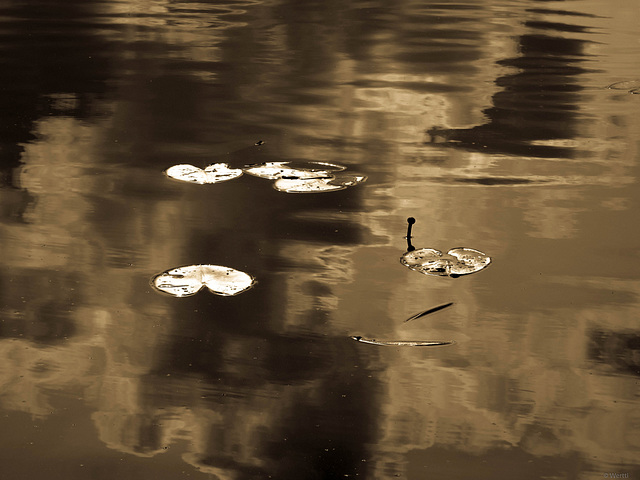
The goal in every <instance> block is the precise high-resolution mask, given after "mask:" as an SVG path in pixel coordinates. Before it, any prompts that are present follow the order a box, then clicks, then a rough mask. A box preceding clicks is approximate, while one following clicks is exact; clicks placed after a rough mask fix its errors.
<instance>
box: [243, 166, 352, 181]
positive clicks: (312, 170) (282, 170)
mask: <svg viewBox="0 0 640 480" xmlns="http://www.w3.org/2000/svg"><path fill="white" fill-rule="evenodd" d="M346 168H347V167H344V166H342V165H336V164H333V163H326V162H308V163H294V162H266V163H260V164H257V165H247V166H246V167H244V171H245V172H246V173H248V174H249V175H254V176H256V177H260V178H266V179H267V180H277V179H280V178H286V179H290V180H300V179H311V178H325V177H329V176H331V175H332V174H333V173H334V172H340V171H342V170H345V169H346Z"/></svg>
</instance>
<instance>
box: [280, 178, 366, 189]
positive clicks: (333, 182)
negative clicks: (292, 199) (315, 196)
mask: <svg viewBox="0 0 640 480" xmlns="http://www.w3.org/2000/svg"><path fill="white" fill-rule="evenodd" d="M366 180H367V177H365V176H364V175H349V174H344V173H338V174H334V175H331V176H328V177H325V178H312V179H295V180H294V179H289V178H280V179H278V180H276V181H275V182H274V185H273V186H274V188H275V189H276V190H278V191H280V192H286V193H323V192H335V191H336V190H344V189H345V188H347V187H352V186H354V185H358V184H359V183H363V182H365V181H366Z"/></svg>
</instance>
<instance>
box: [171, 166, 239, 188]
mask: <svg viewBox="0 0 640 480" xmlns="http://www.w3.org/2000/svg"><path fill="white" fill-rule="evenodd" d="M165 173H166V175H167V176H168V177H170V178H173V179H175V180H180V181H181V182H189V183H197V184H198V185H204V184H207V183H220V182H226V181H227V180H233V179H234V178H238V177H239V176H240V175H242V169H241V168H229V165H228V164H226V163H214V164H213V165H209V166H208V167H206V168H205V169H204V170H203V169H202V168H199V167H194V166H193V165H188V164H180V165H174V166H173V167H170V168H168V169H167V170H166V171H165Z"/></svg>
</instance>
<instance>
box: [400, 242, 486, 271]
mask: <svg viewBox="0 0 640 480" xmlns="http://www.w3.org/2000/svg"><path fill="white" fill-rule="evenodd" d="M400 262H401V263H402V264H403V265H404V266H406V267H408V268H410V269H411V270H415V271H416V272H420V273H424V274H425V275H436V276H441V277H444V276H448V277H459V276H460V275H469V274H471V273H476V272H479V271H480V270H482V269H483V268H486V267H487V265H489V264H490V263H491V258H490V257H488V256H487V255H485V254H484V253H482V252H480V251H478V250H474V249H473V248H463V247H458V248H452V249H451V250H449V251H448V252H447V253H446V255H445V254H443V253H442V252H441V251H439V250H434V249H433V248H421V249H419V250H414V251H412V252H406V253H405V254H404V255H402V257H400Z"/></svg>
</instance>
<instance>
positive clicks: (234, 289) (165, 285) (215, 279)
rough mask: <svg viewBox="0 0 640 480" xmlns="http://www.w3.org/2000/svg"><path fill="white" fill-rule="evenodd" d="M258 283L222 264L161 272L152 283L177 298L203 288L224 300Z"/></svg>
mask: <svg viewBox="0 0 640 480" xmlns="http://www.w3.org/2000/svg"><path fill="white" fill-rule="evenodd" d="M255 283H256V280H255V278H254V277H252V276H251V275H249V274H248V273H244V272H241V271H240V270H236V269H234V268H230V267H222V266H220V265H188V266H185V267H178V268H173V269H171V270H167V271H166V272H162V273H160V274H158V275H156V276H155V277H153V278H152V280H151V285H152V286H153V287H154V288H155V289H156V290H159V291H161V292H164V293H168V294H169V295H172V296H174V297H188V296H191V295H195V294H196V293H198V292H199V291H200V290H202V289H203V288H204V287H207V288H208V289H209V291H210V292H211V293H215V294H216V295H222V296H225V297H228V296H233V295H238V294H239V293H242V292H244V291H245V290H248V289H249V288H251V287H252V286H253V285H254V284H255Z"/></svg>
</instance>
